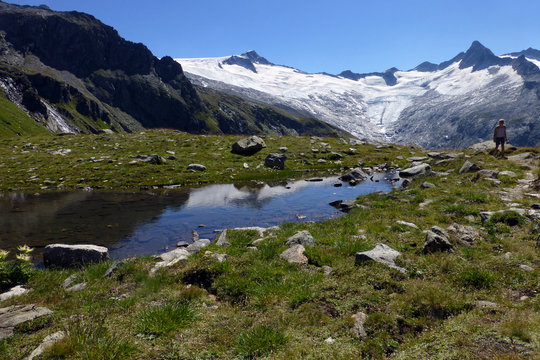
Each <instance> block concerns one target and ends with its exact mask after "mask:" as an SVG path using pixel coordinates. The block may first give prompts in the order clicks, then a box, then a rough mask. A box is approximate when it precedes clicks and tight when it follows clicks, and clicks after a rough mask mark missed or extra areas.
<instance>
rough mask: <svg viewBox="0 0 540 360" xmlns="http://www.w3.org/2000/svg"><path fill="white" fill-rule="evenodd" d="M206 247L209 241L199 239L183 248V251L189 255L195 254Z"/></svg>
mask: <svg viewBox="0 0 540 360" xmlns="http://www.w3.org/2000/svg"><path fill="white" fill-rule="evenodd" d="M208 245H210V240H209V239H200V240H197V241H195V242H194V243H192V244H190V245H189V246H187V247H185V248H184V249H185V250H187V251H188V252H189V253H190V254H195V253H198V252H199V251H201V249H202V248H205V247H207V246H208Z"/></svg>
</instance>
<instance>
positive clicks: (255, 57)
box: [240, 50, 274, 65]
mask: <svg viewBox="0 0 540 360" xmlns="http://www.w3.org/2000/svg"><path fill="white" fill-rule="evenodd" d="M240 56H244V57H246V58H248V59H249V60H251V61H252V62H253V63H256V64H262V65H274V64H272V63H271V62H270V61H268V60H266V59H265V58H263V57H262V56H260V55H259V54H257V52H256V51H255V50H250V51H248V52H245V53H243V54H242V55H240Z"/></svg>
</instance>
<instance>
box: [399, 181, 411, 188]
mask: <svg viewBox="0 0 540 360" xmlns="http://www.w3.org/2000/svg"><path fill="white" fill-rule="evenodd" d="M410 183H411V180H409V179H404V180H403V181H402V182H401V188H402V189H405V188H406V187H407V186H409V184H410Z"/></svg>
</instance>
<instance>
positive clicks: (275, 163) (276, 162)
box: [264, 153, 287, 170]
mask: <svg viewBox="0 0 540 360" xmlns="http://www.w3.org/2000/svg"><path fill="white" fill-rule="evenodd" d="M285 160H287V156H285V155H284V154H277V153H271V154H268V156H266V159H264V166H266V167H268V168H271V169H277V170H283V169H284V168H285Z"/></svg>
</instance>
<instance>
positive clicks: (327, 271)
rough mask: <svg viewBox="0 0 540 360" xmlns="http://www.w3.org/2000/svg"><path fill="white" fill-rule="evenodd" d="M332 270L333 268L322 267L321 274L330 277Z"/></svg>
mask: <svg viewBox="0 0 540 360" xmlns="http://www.w3.org/2000/svg"><path fill="white" fill-rule="evenodd" d="M333 270H334V268H332V267H330V266H326V265H324V266H323V267H322V271H323V274H324V275H330V274H331V273H332V271H333Z"/></svg>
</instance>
